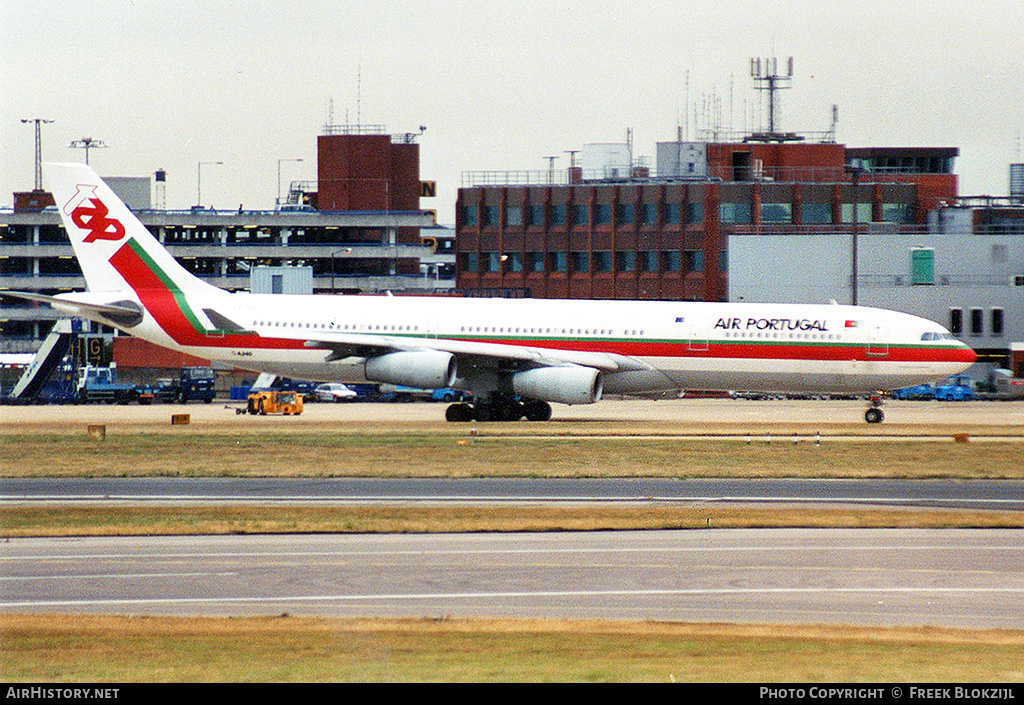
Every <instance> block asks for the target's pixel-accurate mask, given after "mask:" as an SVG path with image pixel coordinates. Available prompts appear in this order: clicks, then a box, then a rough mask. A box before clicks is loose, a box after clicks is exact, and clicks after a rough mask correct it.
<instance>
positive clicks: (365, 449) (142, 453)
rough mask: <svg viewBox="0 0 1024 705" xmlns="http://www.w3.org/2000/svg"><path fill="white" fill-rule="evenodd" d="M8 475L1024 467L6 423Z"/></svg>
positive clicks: (954, 448) (858, 446)
mask: <svg viewBox="0 0 1024 705" xmlns="http://www.w3.org/2000/svg"><path fill="white" fill-rule="evenodd" d="M4 441H5V458H4V459H5V463H4V467H3V469H2V471H0V472H2V473H3V475H4V476H6V477H30V476H42V475H45V476H56V477H62V476H76V477H97V476H115V477H116V476H167V477H186V476H233V477H244V476H258V477H264V476H275V477H293V476H296V477H297V476H310V477H328V476H349V477H351V476H364V477H473V476H506V477H515V476H535V477H897V478H923V477H955V478H965V479H966V478H1022V477H1024V464H1022V463H1020V462H1019V459H1020V453H1021V450H1022V448H1024V445H1022V444H1021V443H1020V442H1015V441H987V442H983V443H952V442H938V441H907V440H897V439H872V440H866V441H860V442H855V441H845V440H843V441H840V440H832V439H829V438H827V437H826V438H825V439H822V440H819V439H818V438H816V437H807V436H803V437H793V436H790V437H775V438H773V439H772V440H771V441H768V440H765V439H757V438H752V439H751V440H750V441H749V442H748V441H747V440H746V439H744V438H731V439H725V440H720V439H713V440H707V439H694V438H688V437H668V438H666V437H661V436H655V437H636V436H629V437H623V436H611V437H609V436H588V437H578V436H566V437H549V436H526V437H521V436H503V435H487V436H484V435H477V436H466V435H461V436H447V435H444V436H441V435H421V434H416V433H397V434H395V433H351V432H345V433H327V432H325V433H308V432H306V433H300V432H292V433H275V432H270V431H265V432H264V433H260V434H244V435H232V434H228V433H209V432H203V433H199V432H192V433H187V434H163V433H132V432H123V433H118V434H110V435H108V436H107V438H106V440H103V441H95V440H91V439H90V438H89V437H88V436H87V435H86V434H85V433H84V432H83V433H78V434H73V435H72V434H40V433H28V434H7V436H6V437H5V438H4Z"/></svg>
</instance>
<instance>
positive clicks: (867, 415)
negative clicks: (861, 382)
mask: <svg viewBox="0 0 1024 705" xmlns="http://www.w3.org/2000/svg"><path fill="white" fill-rule="evenodd" d="M869 402H870V403H871V408H869V409H868V410H867V411H865V412H864V420H865V421H867V422H868V423H882V421H883V420H884V419H885V414H884V413H883V412H882V396H881V395H880V394H875V395H873V396H872V397H871V398H870V399H869Z"/></svg>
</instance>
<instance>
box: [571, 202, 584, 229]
mask: <svg viewBox="0 0 1024 705" xmlns="http://www.w3.org/2000/svg"><path fill="white" fill-rule="evenodd" d="M570 214H571V216H572V222H571V223H570V225H587V224H588V220H587V206H586V205H581V204H579V203H574V204H573V205H572V210H571V211H570Z"/></svg>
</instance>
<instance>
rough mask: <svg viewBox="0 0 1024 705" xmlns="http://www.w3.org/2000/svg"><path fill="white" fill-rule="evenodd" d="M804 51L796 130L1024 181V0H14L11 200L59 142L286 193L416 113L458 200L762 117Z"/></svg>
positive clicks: (77, 152)
mask: <svg viewBox="0 0 1024 705" xmlns="http://www.w3.org/2000/svg"><path fill="white" fill-rule="evenodd" d="M758 56H760V57H768V56H776V57H778V58H779V61H780V65H781V64H782V63H783V62H784V61H785V60H786V58H787V57H789V56H792V57H794V63H795V75H794V77H793V82H792V88H791V89H789V90H787V91H785V92H784V93H783V94H782V107H781V124H780V127H781V129H783V130H786V131H796V132H801V131H805V132H823V131H825V130H827V129H828V127H829V124H830V122H831V114H832V105H833V104H836V105H838V106H839V123H838V126H837V131H836V141H838V142H840V143H843V144H846V145H848V146H851V147H870V146H879V147H899V146H917V147H959V148H960V157H959V158H958V160H957V161H956V164H955V167H956V171H957V172H958V173H959V174H960V177H961V179H960V191H961V194H963V195H980V194H990V195H1007V192H1008V188H1009V187H1008V171H1009V164H1010V163H1012V162H1024V152H1022V145H1021V142H1022V132H1024V3H1021V2H1020V0H1005V1H1004V0H978V1H975V2H960V1H958V0H957V1H954V0H946V1H941V0H938V1H936V0H933V1H928V0H918V1H916V2H903V1H902V0H884V1H879V0H860V1H858V2H827V1H826V2H807V1H806V0H792V1H791V0H777V1H775V2H767V1H763V2H762V1H757V0H748V1H742V0H714V1H713V2H710V1H709V2H705V1H703V0H696V1H694V0H690V1H687V2H670V1H667V0H661V1H660V2H654V1H647V0H643V1H632V2H604V1H599V0H593V1H587V0H568V1H565V0H563V1H562V2H559V3H555V2H537V1H534V0H520V1H519V2H516V3H501V2H494V0H487V1H486V2H480V1H477V0H469V1H467V2H450V1H449V2H435V1H433V0H415V1H414V2H412V1H407V0H395V1H389V0H377V1H376V2H363V1H362V0H348V1H346V2H330V1H322V2H316V3H313V2H293V1H292V0H276V1H274V2H242V1H238V0H202V2H183V1H179V2H174V1H172V0H87V1H86V2H83V3H80V4H73V3H67V2H66V1H61V2H56V1H55V0H0V130H2V133H0V150H2V152H0V207H9V206H10V205H11V203H12V196H11V192H12V191H15V190H17V191H21V190H29V189H31V188H32V185H33V179H34V167H33V153H34V131H33V127H32V125H26V124H22V123H21V120H22V119H35V118H44V119H50V120H54V122H53V123H52V124H47V125H44V126H43V160H44V161H84V160H85V153H84V151H83V150H81V149H70V148H68V145H69V144H70V143H71V141H73V140H78V139H81V138H83V137H91V138H93V139H97V140H103V141H104V142H105V143H106V144H107V145H108V147H107V148H105V149H94V150H92V151H91V152H90V163H91V164H92V166H93V167H94V168H96V170H97V171H98V172H99V173H100V174H101V175H103V176H146V175H150V174H152V173H153V172H154V171H156V170H157V169H166V170H167V172H168V184H167V206H168V207H169V208H187V207H189V206H191V205H193V204H195V203H196V199H197V171H198V164H199V162H216V161H221V162H223V165H204V166H203V168H202V194H201V196H202V201H203V205H213V206H215V207H218V208H232V209H234V208H237V207H238V205H239V204H244V206H245V207H246V208H271V207H272V206H273V203H274V198H275V197H276V195H277V188H278V186H277V184H278V182H277V169H278V160H279V159H302V160H303V161H302V162H301V163H300V162H285V163H283V164H282V165H281V176H282V188H287V184H288V182H289V181H290V180H293V179H308V180H313V179H315V178H316V137H317V135H318V134H320V132H321V128H322V126H323V125H324V123H326V122H327V120H328V115H329V110H330V109H331V106H333V120H334V122H335V123H339V124H340V123H345V122H349V123H356V122H357V121H358V122H361V123H363V124H382V125H385V126H386V127H387V129H388V131H389V132H392V133H403V132H416V131H418V129H419V126H420V125H425V126H426V127H427V130H426V133H425V134H424V135H423V136H422V137H421V138H420V140H419V142H420V145H421V147H420V160H421V177H422V178H423V179H429V180H435V181H437V184H438V197H437V198H433V199H423V201H422V202H421V203H422V207H424V208H436V209H437V211H438V215H439V220H440V221H441V222H443V223H451V222H452V220H453V218H454V204H455V198H456V191H457V189H458V188H459V185H460V180H461V175H462V172H464V171H475V170H527V169H534V170H543V169H546V168H547V166H548V161H547V159H545V157H548V156H552V155H557V156H558V160H557V161H556V163H555V166H556V168H559V169H562V168H564V167H566V166H568V155H567V154H566V150H575V149H580V148H581V146H583V145H584V144H588V143H596V142H624V141H625V135H626V130H627V129H632V132H633V143H634V155H635V156H638V157H639V156H648V157H650V158H651V163H652V165H653V161H654V154H655V144H656V143H657V142H659V141H670V140H673V139H675V136H676V130H677V126H680V125H682V126H684V129H685V130H686V131H688V134H689V135H690V136H691V137H692V136H693V135H694V134H695V131H696V127H697V125H696V124H695V123H696V122H697V121H699V120H703V119H705V118H704V117H703V115H704V114H705V113H704V107H703V106H705V105H708V104H709V103H714V104H715V105H716V106H718V107H717V112H718V114H719V116H720V117H719V119H718V121H719V123H720V124H721V125H722V126H723V127H729V126H731V127H733V128H734V129H737V130H740V129H744V128H746V129H751V128H752V127H758V126H759V125H756V124H753V123H754V122H755V121H756V118H755V115H756V106H757V104H758V101H759V94H757V93H756V92H755V91H754V90H753V87H752V82H751V79H750V59H751V57H758Z"/></svg>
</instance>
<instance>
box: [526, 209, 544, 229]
mask: <svg viewBox="0 0 1024 705" xmlns="http://www.w3.org/2000/svg"><path fill="white" fill-rule="evenodd" d="M526 224H527V225H544V206H529V207H528V208H527V209H526Z"/></svg>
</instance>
